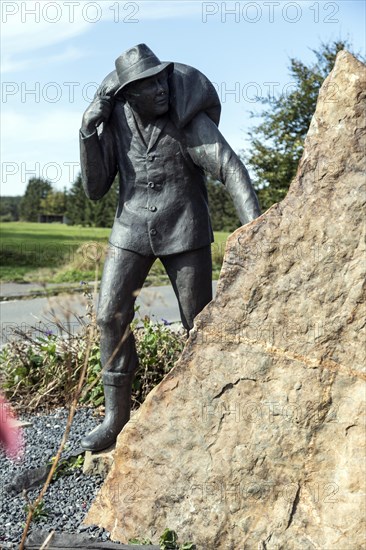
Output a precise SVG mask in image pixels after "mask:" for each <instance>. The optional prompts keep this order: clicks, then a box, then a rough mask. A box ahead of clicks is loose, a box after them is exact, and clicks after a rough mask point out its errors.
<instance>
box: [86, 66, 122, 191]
mask: <svg viewBox="0 0 366 550" xmlns="http://www.w3.org/2000/svg"><path fill="white" fill-rule="evenodd" d="M111 75H112V73H111ZM111 75H108V76H107V77H106V78H105V79H104V81H103V82H102V84H101V86H100V87H99V89H98V91H97V93H96V94H95V97H94V100H93V101H92V103H91V104H90V105H89V107H88V108H87V109H86V111H85V113H84V115H83V120H82V124H81V129H80V140H79V141H80V164H81V177H82V181H83V186H84V190H85V193H86V195H87V196H88V197H89V198H90V199H93V200H98V199H101V198H102V197H103V196H104V195H105V194H106V193H107V192H108V191H109V189H110V187H111V185H112V183H113V181H114V178H115V177H116V174H117V161H116V155H115V151H114V142H113V136H112V130H111V127H110V125H109V123H108V121H109V119H110V116H111V113H112V111H113V108H114V102H113V99H112V95H111V90H112V91H113V85H114V82H113V81H112V80H111V78H110V77H111ZM111 83H112V84H111ZM102 123H103V126H102V127H100V125H101V124H102ZM98 127H100V128H98ZM97 128H98V129H97ZM101 128H102V130H101V131H99V130H100V129H101Z"/></svg>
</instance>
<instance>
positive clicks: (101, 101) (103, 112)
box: [81, 96, 114, 135]
mask: <svg viewBox="0 0 366 550" xmlns="http://www.w3.org/2000/svg"><path fill="white" fill-rule="evenodd" d="M113 107H114V104H113V101H112V100H111V99H110V98H109V97H108V96H102V97H96V98H95V99H94V100H93V102H92V103H91V104H90V105H89V107H88V108H87V110H86V111H85V113H84V115H83V121H82V124H81V131H82V132H83V134H85V135H90V134H92V133H93V132H94V131H95V129H96V127H97V126H99V124H101V123H102V122H108V119H109V117H110V115H111V112H112V109H113Z"/></svg>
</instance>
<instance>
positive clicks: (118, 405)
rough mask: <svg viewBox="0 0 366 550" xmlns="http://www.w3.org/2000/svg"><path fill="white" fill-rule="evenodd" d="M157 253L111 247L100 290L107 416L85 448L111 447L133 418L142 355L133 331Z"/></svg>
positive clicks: (89, 435) (99, 309) (85, 442)
mask: <svg viewBox="0 0 366 550" xmlns="http://www.w3.org/2000/svg"><path fill="white" fill-rule="evenodd" d="M154 260H155V258H154V257H153V256H149V257H147V256H141V255H140V254H136V253H135V252H131V251H129V250H123V249H118V248H116V247H112V246H110V247H109V250H108V255H107V259H106V262H105V264H104V270H103V276H102V281H101V286H100V292H99V304H98V313H97V323H98V325H99V327H100V332H101V337H100V353H101V363H102V366H103V385H104V397H105V418H104V421H103V423H102V424H101V425H100V426H98V427H97V428H95V429H94V430H93V431H92V432H90V433H89V434H88V435H87V436H85V437H84V438H83V439H82V441H81V445H82V447H84V449H88V450H91V451H101V450H102V449H106V448H107V447H110V446H111V445H112V444H113V443H114V442H115V441H116V439H117V436H118V434H119V432H120V431H121V430H122V428H123V426H124V425H125V424H126V423H127V422H128V420H129V418H130V409H131V388H132V382H133V377H134V373H135V370H136V368H137V365H138V358H137V353H136V347H135V339H134V336H133V334H132V332H131V330H130V323H131V321H132V320H133V317H134V304H135V300H136V295H137V293H138V290H139V289H140V288H141V287H142V285H143V284H144V281H145V279H146V277H147V274H148V272H149V270H150V268H151V266H152V264H153V263H154Z"/></svg>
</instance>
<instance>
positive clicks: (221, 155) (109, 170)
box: [80, 101, 260, 256]
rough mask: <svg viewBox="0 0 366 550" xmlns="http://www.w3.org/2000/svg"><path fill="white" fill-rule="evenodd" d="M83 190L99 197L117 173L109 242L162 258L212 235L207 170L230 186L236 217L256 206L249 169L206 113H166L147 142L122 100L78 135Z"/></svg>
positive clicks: (247, 217)
mask: <svg viewBox="0 0 366 550" xmlns="http://www.w3.org/2000/svg"><path fill="white" fill-rule="evenodd" d="M80 151H81V170H82V180H83V185H84V189H85V192H86V194H87V195H88V197H89V198H91V199H94V200H97V199H100V198H101V197H103V196H104V195H105V193H107V192H108V190H109V189H110V187H111V185H112V183H113V181H114V179H115V176H116V174H117V172H118V173H119V186H120V188H119V202H118V207H117V212H116V217H115V221H114V225H113V228H112V233H111V236H110V242H111V244H113V245H115V246H117V247H120V248H125V249H128V250H132V251H134V252H138V253H139V254H142V255H154V256H165V255H170V254H177V253H180V252H184V251H187V250H194V249H197V248H201V247H203V246H206V245H208V244H210V243H211V242H212V241H213V232H212V227H211V221H210V215H209V208H208V199H207V189H206V185H205V172H208V173H210V174H211V175H212V177H213V178H214V179H217V180H219V181H221V182H222V183H223V184H224V185H226V187H227V188H228V191H229V192H230V194H231V196H232V198H233V200H234V204H235V206H236V209H237V211H238V214H239V217H240V220H241V221H242V223H247V222H249V221H251V220H252V219H254V218H256V217H257V216H258V215H259V213H260V211H259V206H258V201H257V198H256V195H255V192H254V190H253V188H252V185H251V182H250V179H249V175H248V173H247V171H246V169H245V167H244V165H243V164H242V162H241V161H240V159H239V158H238V157H237V155H236V154H235V153H234V151H233V150H232V149H231V147H230V146H229V145H228V143H227V142H226V141H225V139H224V138H223V136H222V135H221V133H220V132H219V130H218V128H217V126H216V124H215V123H214V122H213V120H212V119H211V118H210V117H209V116H208V115H207V114H205V113H204V112H199V113H198V114H196V115H195V116H194V117H193V118H192V119H191V120H190V121H189V122H188V124H186V125H185V126H184V127H183V128H179V127H178V125H177V124H176V123H175V122H173V120H172V117H171V116H170V114H169V113H168V114H167V115H165V116H163V117H160V118H159V119H157V122H156V126H155V128H154V129H153V132H152V134H151V137H150V141H149V143H147V144H146V143H145V142H144V139H143V137H142V135H141V133H140V131H139V128H138V126H137V123H136V120H135V118H134V114H133V111H132V109H131V108H130V106H129V104H128V103H125V102H123V101H116V102H115V106H114V109H113V112H112V114H111V117H110V119H109V121H108V123H106V124H105V125H104V126H103V128H102V130H101V131H99V132H97V131H95V132H94V133H93V134H92V135H90V136H87V137H85V136H83V135H82V134H81V133H80Z"/></svg>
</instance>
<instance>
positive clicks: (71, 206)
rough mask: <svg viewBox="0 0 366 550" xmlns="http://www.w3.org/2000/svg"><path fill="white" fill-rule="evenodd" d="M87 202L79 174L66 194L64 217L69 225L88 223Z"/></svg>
mask: <svg viewBox="0 0 366 550" xmlns="http://www.w3.org/2000/svg"><path fill="white" fill-rule="evenodd" d="M88 202H90V201H88V198H87V196H86V195H85V191H84V188H83V183H82V181H81V175H80V174H79V175H78V177H77V178H76V180H75V181H74V183H73V184H72V187H71V189H70V191H69V193H68V195H67V207H66V217H67V219H68V221H69V223H70V224H71V225H88V206H89V205H88Z"/></svg>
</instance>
